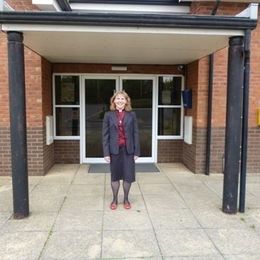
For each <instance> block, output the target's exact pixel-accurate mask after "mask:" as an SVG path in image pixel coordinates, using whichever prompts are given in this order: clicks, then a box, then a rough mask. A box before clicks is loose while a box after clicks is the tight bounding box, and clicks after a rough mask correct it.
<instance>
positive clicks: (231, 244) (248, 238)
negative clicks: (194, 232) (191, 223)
mask: <svg viewBox="0 0 260 260" xmlns="http://www.w3.org/2000/svg"><path fill="white" fill-rule="evenodd" d="M206 232H207V234H208V235H209V236H210V238H211V240H212V241H213V243H214V244H215V245H216V247H217V248H218V250H219V251H220V252H221V253H222V254H224V255H234V254H237V255H242V254H248V255H254V254H259V252H260V246H259V245H260V236H259V235H258V234H257V233H256V231H255V230H254V229H250V228H248V229H232V228H226V229H207V230H206Z"/></svg>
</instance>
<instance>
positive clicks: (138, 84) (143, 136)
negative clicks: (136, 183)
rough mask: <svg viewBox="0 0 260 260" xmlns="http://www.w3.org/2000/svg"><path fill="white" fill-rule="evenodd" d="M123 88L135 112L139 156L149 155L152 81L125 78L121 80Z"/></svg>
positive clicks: (150, 146)
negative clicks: (139, 147) (139, 149)
mask: <svg viewBox="0 0 260 260" xmlns="http://www.w3.org/2000/svg"><path fill="white" fill-rule="evenodd" d="M123 89H124V90H125V91H126V92H127V93H128V95H129V96H130V98H131V103H132V107H133V110H134V111H135V112H136V116H137V120H138V127H139V138H140V146H141V156H142V157H151V156H152V119H153V112H152V111H153V110H152V107H153V106H152V101H153V81H152V80H150V79H148V80H144V79H136V80H133V79H125V80H123Z"/></svg>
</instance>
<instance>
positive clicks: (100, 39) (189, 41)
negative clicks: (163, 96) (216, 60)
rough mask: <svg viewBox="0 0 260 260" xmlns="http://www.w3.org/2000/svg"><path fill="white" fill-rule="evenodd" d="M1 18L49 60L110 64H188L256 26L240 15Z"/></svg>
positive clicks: (17, 15)
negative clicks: (232, 37) (22, 34)
mask: <svg viewBox="0 0 260 260" xmlns="http://www.w3.org/2000/svg"><path fill="white" fill-rule="evenodd" d="M0 22H1V23H2V30H3V31H6V32H8V31H18V32H23V33H24V44H25V46H27V47H29V48H30V49H32V50H34V51H35V52H37V53H39V54H40V55H41V56H43V57H45V58H46V59H47V60H49V61H50V62H64V63H67V62H69V63H77V62H79V63H83V62H84V63H113V64H187V63H190V62H192V61H194V60H197V59H200V58H202V57H204V56H206V55H208V54H210V53H213V52H215V51H217V50H219V49H221V48H224V47H226V46H228V40H229V38H230V37H231V36H243V35H244V31H245V30H246V29H253V28H254V27H255V26H256V20H254V19H249V18H244V17H243V18H242V17H230V16H196V15H180V14H136V13H133V14H129V13H124V14H122V13H109V14H108V13H102V12H100V13H86V12H84V13H80V12H77V13H74V12H4V13H1V14H0Z"/></svg>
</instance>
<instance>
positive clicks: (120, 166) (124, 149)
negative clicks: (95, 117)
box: [102, 91, 140, 210]
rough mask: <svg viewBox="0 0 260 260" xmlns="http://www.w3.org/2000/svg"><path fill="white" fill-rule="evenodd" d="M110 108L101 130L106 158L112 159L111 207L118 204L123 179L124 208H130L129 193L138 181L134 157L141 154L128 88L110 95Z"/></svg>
mask: <svg viewBox="0 0 260 260" xmlns="http://www.w3.org/2000/svg"><path fill="white" fill-rule="evenodd" d="M110 110H111V111H109V112H107V113H106V114H105V116H104V120H103V131H102V134H103V152H104V159H105V160H106V161H107V162H108V163H110V170H111V188H112V192H113V200H112V202H111V204H110V208H111V209H112V210H115V209H116V208H117V205H118V198H117V197H118V191H119V187H120V180H123V190H124V202H123V203H124V208H125V209H130V208H131V204H130V202H129V200H128V194H129V190H130V188H131V184H132V182H134V181H135V160H136V159H137V158H138V157H139V156H140V145H139V133H138V126H137V119H136V115H135V113H134V112H132V107H131V100H130V97H129V96H128V94H127V93H126V92H125V91H117V92H116V93H115V94H114V95H113V96H112V97H111V99H110Z"/></svg>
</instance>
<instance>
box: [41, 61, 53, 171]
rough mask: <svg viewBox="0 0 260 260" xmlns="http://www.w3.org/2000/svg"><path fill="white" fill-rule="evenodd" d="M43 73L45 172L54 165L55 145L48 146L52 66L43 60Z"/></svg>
mask: <svg viewBox="0 0 260 260" xmlns="http://www.w3.org/2000/svg"><path fill="white" fill-rule="evenodd" d="M41 71H42V121H43V171H44V173H46V172H48V170H49V169H50V168H51V167H52V166H53V164H54V143H53V144H50V145H46V130H45V128H46V116H47V115H52V109H53V107H52V66H51V63H50V62H48V61H47V60H46V59H44V58H42V59H41Z"/></svg>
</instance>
